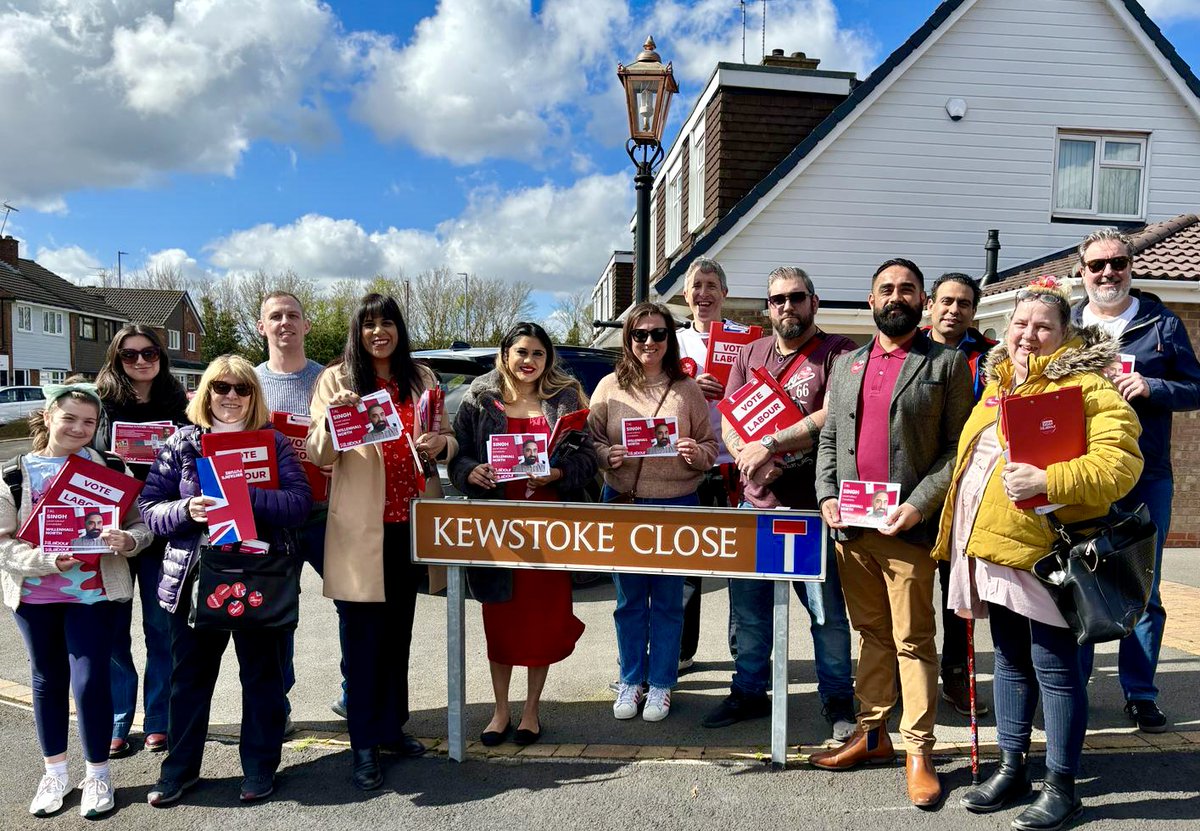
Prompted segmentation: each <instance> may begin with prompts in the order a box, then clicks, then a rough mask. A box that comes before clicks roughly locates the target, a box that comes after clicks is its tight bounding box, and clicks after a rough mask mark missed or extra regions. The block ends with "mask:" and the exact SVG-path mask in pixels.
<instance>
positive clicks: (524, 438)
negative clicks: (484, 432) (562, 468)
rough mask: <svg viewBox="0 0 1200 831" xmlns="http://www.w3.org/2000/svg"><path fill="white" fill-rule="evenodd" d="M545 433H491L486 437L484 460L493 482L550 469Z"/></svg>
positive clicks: (533, 474) (547, 437) (510, 479)
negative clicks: (493, 474) (485, 456)
mask: <svg viewBox="0 0 1200 831" xmlns="http://www.w3.org/2000/svg"><path fill="white" fill-rule="evenodd" d="M549 441H550V437H549V436H547V435H546V434H545V433H493V434H492V435H491V437H490V438H489V439H488V464H489V465H491V466H492V470H493V471H494V472H495V477H496V481H497V482H514V481H516V480H517V479H528V478H529V477H530V476H545V475H546V474H548V473H549V472H550V456H549V453H548V452H547V450H546V448H547V445H548V444H549Z"/></svg>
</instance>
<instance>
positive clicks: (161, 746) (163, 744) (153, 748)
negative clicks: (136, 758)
mask: <svg viewBox="0 0 1200 831" xmlns="http://www.w3.org/2000/svg"><path fill="white" fill-rule="evenodd" d="M146 749H147V750H149V751H150V752H151V753H162V752H163V751H164V750H166V749H167V734H166V733H147V734H146Z"/></svg>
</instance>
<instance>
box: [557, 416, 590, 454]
mask: <svg viewBox="0 0 1200 831" xmlns="http://www.w3.org/2000/svg"><path fill="white" fill-rule="evenodd" d="M589 412H590V411H589V410H576V411H575V412H573V413H567V414H566V415H565V416H563V417H562V418H560V419H559V420H558V421H556V422H554V430H553V432H551V433H550V444H549V448H550V452H551V453H553V452H554V446H555V445H557V444H558V440H559V439H561V438H562V437H563V436H565V435H566V434H567V433H569V432H571V431H572V430H585V429H587V420H588V413H589Z"/></svg>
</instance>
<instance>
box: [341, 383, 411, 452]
mask: <svg viewBox="0 0 1200 831" xmlns="http://www.w3.org/2000/svg"><path fill="white" fill-rule="evenodd" d="M327 417H328V419H329V433H330V435H331V436H332V438H333V448H334V450H349V449H351V448H353V447H361V446H363V445H364V444H377V443H379V442H384V441H395V440H396V439H398V438H400V434H401V433H403V432H404V429H403V427H402V426H401V424H400V413H398V412H396V407H395V405H394V404H392V397H391V396H390V395H388V391H387V390H379V391H378V392H373V393H371V394H370V395H364V396H363V397H362V398H360V399H359V401H358V403H357V404H345V405H343V406H340V407H330V408H329V411H328V416H327Z"/></svg>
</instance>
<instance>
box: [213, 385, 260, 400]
mask: <svg viewBox="0 0 1200 831" xmlns="http://www.w3.org/2000/svg"><path fill="white" fill-rule="evenodd" d="M209 386H211V387H212V391H213V392H215V393H216V394H217V395H229V391H230V390H233V391H234V392H236V393H237V394H238V397H239V398H249V397H250V395H251V394H252V393H253V392H254V385H253V384H231V383H229V382H228V381H213V382H212V384H210V385H209Z"/></svg>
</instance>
